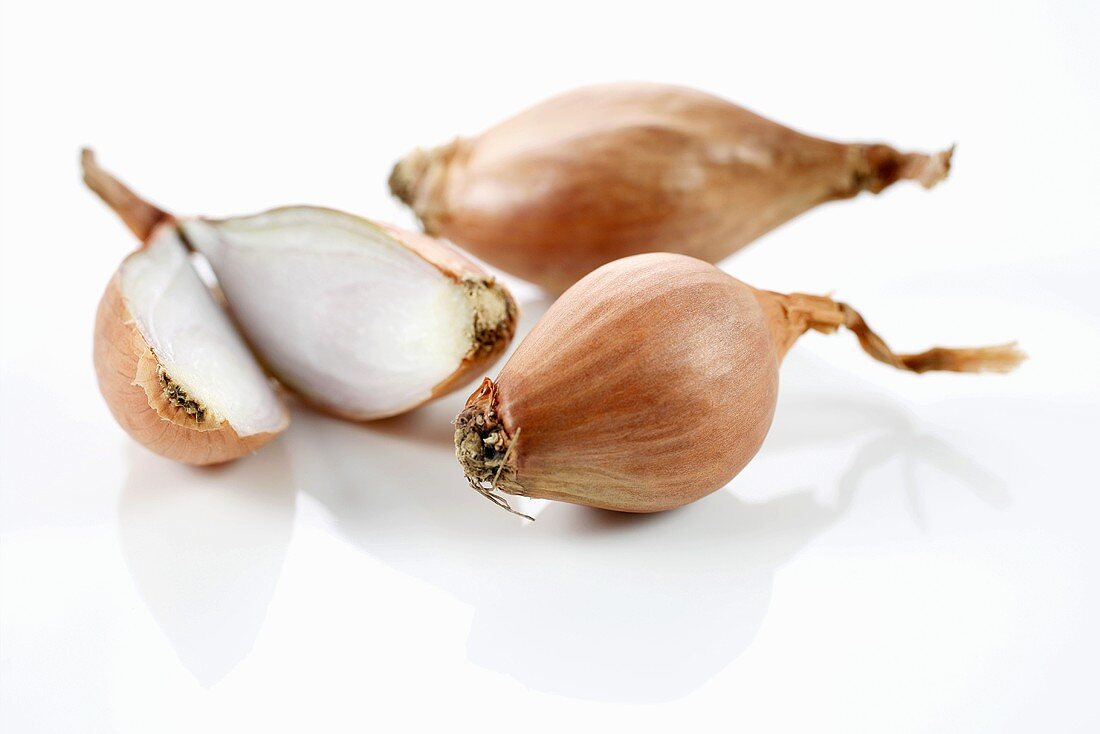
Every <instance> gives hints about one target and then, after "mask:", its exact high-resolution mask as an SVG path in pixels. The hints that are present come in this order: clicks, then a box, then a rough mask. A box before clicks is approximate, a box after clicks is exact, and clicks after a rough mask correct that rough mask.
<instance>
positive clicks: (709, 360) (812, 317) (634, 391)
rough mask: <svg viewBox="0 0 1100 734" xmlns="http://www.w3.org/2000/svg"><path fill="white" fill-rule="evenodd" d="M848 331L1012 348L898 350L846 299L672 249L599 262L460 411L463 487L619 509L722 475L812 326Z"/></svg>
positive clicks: (715, 484)
mask: <svg viewBox="0 0 1100 734" xmlns="http://www.w3.org/2000/svg"><path fill="white" fill-rule="evenodd" d="M840 328H845V329H847V330H850V331H852V332H853V333H854V334H855V336H856V337H857V338H858V339H859V342H860V346H861V347H862V348H863V349H864V351H866V352H867V353H868V354H869V355H870V356H871V357H873V358H875V359H877V360H879V361H881V362H884V363H886V364H888V365H890V366H892V367H895V368H897V369H900V370H905V371H909V372H917V373H920V372H926V371H930V370H947V371H955V372H983V371H998V372H1005V371H1008V370H1011V369H1012V368H1013V367H1015V366H1016V364H1017V363H1018V362H1019V361H1020V360H1021V359H1022V358H1023V355H1022V354H1021V353H1020V352H1019V351H1017V350H1016V349H1015V347H1014V345H1011V344H1008V345H1002V346H996V347H981V348H974V349H943V348H935V349H931V350H928V351H925V352H921V353H919V354H898V353H895V352H893V351H892V350H890V348H889V347H887V345H886V343H885V342H884V341H883V340H882V339H881V338H880V337H879V336H878V335H877V334H875V333H874V332H873V331H871V329H870V328H869V327H868V326H867V324H866V322H865V321H864V320H863V318H862V317H861V316H860V315H859V313H857V312H856V311H855V310H854V309H852V308H851V307H850V306H848V305H847V304H844V303H840V302H838V301H834V300H833V299H831V298H828V297H825V296H811V295H805V294H789V295H787V294H780V293H773V292H770V291H761V290H757V289H755V288H752V287H751V286H748V285H746V284H745V283H742V282H741V281H739V280H737V279H735V278H733V277H731V276H729V275H728V274H726V273H724V272H722V271H721V270H719V269H718V268H716V267H714V266H713V265H710V264H708V263H705V262H702V261H700V260H697V259H694V258H690V257H685V256H683V255H674V254H667V253H655V254H645V255H636V256H633V257H628V258H624V259H622V260H617V261H615V262H613V263H610V264H608V265H605V266H603V267H601V268H599V269H597V270H596V271H594V272H593V273H591V274H589V275H588V276H586V277H585V278H583V279H582V280H581V281H580V282H579V283H577V284H576V285H575V286H573V287H572V288H570V289H569V290H568V291H566V293H565V294H564V295H563V296H562V297H561V298H560V299H558V301H557V302H556V303H555V304H554V305H553V306H552V307H551V308H550V310H549V311H547V313H546V314H545V316H544V317H543V318H542V319H541V320H540V321H539V323H538V324H536V325H535V328H534V329H533V330H532V331H531V333H530V334H529V335H528V336H527V338H526V339H524V340H523V342H522V343H521V344H520V345H519V347H518V348H517V349H516V351H515V352H514V353H513V355H512V357H511V358H510V359H509V360H508V362H507V363H505V365H504V367H503V368H502V369H501V372H500V375H499V376H498V377H497V378H496V379H495V380H489V379H486V380H485V381H484V382H483V383H482V385H481V386H480V387H479V388H478V390H477V391H476V392H475V393H474V394H473V395H471V396H470V398H469V400H468V401H467V403H466V407H465V408H464V409H463V410H462V411H461V412H460V413H459V415H458V417H457V418H456V421H455V429H456V430H455V448H456V455H457V458H458V461H459V463H460V464H461V465H462V468H463V471H464V473H465V474H466V477H467V479H468V480H469V482H470V485H471V486H472V487H473V488H474V489H476V490H478V491H479V492H481V493H482V494H484V495H486V496H487V497H489V498H490V499H492V500H493V501H494V502H496V503H497V504H499V505H502V506H505V507H507V502H506V500H505V499H504V497H502V496H501V494H500V493H503V494H512V495H519V496H526V497H534V498H542V499H553V500H561V501H565V502H573V503H577V504H583V505H590V506H593V507H601V508H605V509H611V510H621V511H626V512H654V511H659V510H666V509H671V508H674V507H678V506H680V505H684V504H687V503H689V502H692V501H694V500H696V499H699V498H700V497H703V496H704V495H707V494H709V493H711V492H713V491H714V490H716V489H718V488H720V487H722V486H724V485H725V484H726V483H728V482H729V481H730V480H731V479H732V478H733V477H734V476H736V475H737V473H738V472H739V471H740V470H741V469H742V468H744V466H745V465H746V464H747V463H748V462H749V460H751V459H752V457H753V456H754V455H755V454H756V452H757V451H758V450H759V448H760V445H761V443H762V442H763V440H764V436H765V435H766V434H767V432H768V428H769V427H770V425H771V421H772V416H773V413H774V411H775V404H776V396H777V388H778V381H779V374H778V370H779V365H780V362H781V361H782V358H783V356H784V355H785V354H786V352H787V350H788V349H790V347H791V346H792V344H793V343H794V342H795V341H796V340H797V339H798V337H799V336H801V335H802V334H804V333H805V332H806V331H809V330H815V331H820V332H824V333H831V332H834V331H836V330H838V329H840Z"/></svg>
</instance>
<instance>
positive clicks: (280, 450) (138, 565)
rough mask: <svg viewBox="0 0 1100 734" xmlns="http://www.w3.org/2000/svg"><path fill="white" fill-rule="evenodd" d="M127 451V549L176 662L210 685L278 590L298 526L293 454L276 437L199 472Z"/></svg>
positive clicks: (121, 514) (246, 643)
mask: <svg viewBox="0 0 1100 734" xmlns="http://www.w3.org/2000/svg"><path fill="white" fill-rule="evenodd" d="M129 451H130V455H129V465H130V472H129V475H128V477H127V479H126V484H125V485H124V486H123V489H122V494H121V497H120V499H119V506H118V523H119V543H120V545H121V548H122V554H123V556H124V557H125V559H126V565H127V567H128V569H129V571H130V575H131V576H132V578H133V580H134V586H135V587H136V588H137V590H138V593H139V594H140V595H141V598H142V600H143V601H144V602H145V605H146V607H147V608H148V609H149V612H150V614H152V616H153V618H154V619H155V620H156V622H157V624H158V625H160V628H161V629H162V630H163V631H164V634H165V636H166V637H167V638H168V641H169V642H170V643H171V645H172V647H173V649H174V650H175V652H176V655H177V656H178V657H179V659H180V662H181V663H183V665H184V667H186V668H187V669H188V670H189V671H190V672H191V673H192V675H194V676H195V678H196V679H197V680H198V681H199V683H200V684H201V685H203V686H206V687H209V686H212V685H214V684H215V683H217V682H218V681H220V680H221V679H222V678H223V677H225V675H226V674H227V673H229V671H230V670H232V669H233V668H234V667H235V666H236V665H237V664H238V663H239V662H241V661H242V660H243V659H244V658H245V657H246V656H247V655H248V654H249V652H250V651H251V650H252V646H253V644H254V643H255V640H256V637H257V635H258V634H259V631H260V628H261V627H262V625H263V621H264V617H265V616H266V614H267V609H268V605H269V604H270V602H271V598H272V596H273V595H274V593H275V586H276V582H277V581H278V578H279V575H280V573H281V571H282V567H283V560H284V558H285V557H286V551H287V547H288V546H289V544H290V538H291V533H292V531H293V526H294V512H295V491H294V485H293V483H292V475H293V472H292V471H291V467H290V461H289V454H288V453H287V450H286V447H285V445H284V442H283V441H282V440H281V439H279V440H276V441H274V442H272V443H271V444H269V445H267V446H266V447H265V448H264V450H263V451H261V452H259V453H257V454H256V455H254V456H248V457H245V458H243V459H240V460H238V461H236V462H233V463H232V464H229V465H226V466H223V467H214V468H195V467H187V466H182V465H180V464H176V463H174V462H171V461H168V460H167V459H163V458H161V457H159V456H155V455H153V454H151V453H149V452H148V451H145V450H144V449H141V448H138V447H136V446H134V447H131V448H130V450H129Z"/></svg>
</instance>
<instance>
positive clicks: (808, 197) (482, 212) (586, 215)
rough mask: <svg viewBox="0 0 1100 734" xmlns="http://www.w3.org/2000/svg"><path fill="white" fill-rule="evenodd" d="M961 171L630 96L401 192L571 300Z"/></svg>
mask: <svg viewBox="0 0 1100 734" xmlns="http://www.w3.org/2000/svg"><path fill="white" fill-rule="evenodd" d="M950 160H951V151H944V152H942V153H939V154H936V155H933V156H928V155H923V154H915V153H901V152H898V151H897V150H895V149H893V148H891V147H889V146H886V145H881V144H842V143H834V142H830V141H828V140H822V139H820V138H815V137H811V136H809V135H804V134H802V133H798V132H795V131H794V130H791V129H789V128H787V127H784V126H782V125H779V124H777V123H774V122H772V121H770V120H767V119H765V118H763V117H760V116H759V115H756V114H754V113H752V112H749V111H748V110H745V109H743V108H741V107H738V106H737V105H734V104H732V103H730V102H727V101H725V100H723V99H720V98H718V97H714V96H711V95H709V94H704V93H702V92H698V91H695V90H691V89H685V88H682V87H673V86H665V85H659V84H641V83H630V84H626V83H624V84H609V85H601V86H593V87H585V88H582V89H578V90H575V91H573V92H569V93H566V94H563V95H560V96H557V97H553V98H551V99H549V100H547V101H545V102H543V103H541V104H539V105H536V106H535V107H533V108H531V109H529V110H527V111H525V112H522V113H520V114H518V115H516V116H515V117H512V118H511V119H508V120H505V121H504V122H502V123H500V124H499V125H497V126H496V127H493V128H491V129H490V130H488V131H487V132H485V133H483V134H482V135H480V136H478V137H476V138H471V139H465V138H458V139H456V140H455V141H453V142H452V143H450V144H448V145H444V146H442V147H439V148H435V149H432V150H426V151H425V150H417V151H414V152H413V153H411V154H410V155H409V156H407V157H406V158H405V159H404V160H402V161H401V162H399V163H398V164H397V166H396V167H395V168H394V171H393V174H392V175H391V177H390V188H391V190H392V191H393V193H394V194H395V195H396V196H397V197H399V198H400V199H402V200H403V201H404V202H405V203H406V204H408V205H409V206H411V207H412V209H413V211H414V212H415V213H416V215H417V216H418V217H419V219H420V221H421V224H422V226H423V227H424V229H425V231H427V232H428V233H430V234H436V235H441V236H444V237H447V238H449V239H451V240H453V241H454V242H456V243H458V244H460V245H462V246H463V247H464V248H466V249H467V250H469V251H470V252H472V253H473V254H474V255H477V256H478V257H480V258H482V259H483V260H485V261H487V262H489V263H492V264H493V265H496V266H497V267H500V268H502V269H503V270H506V271H508V272H510V273H514V274H515V275H518V276H520V277H522V278H525V279H527V280H530V281H532V282H535V283H538V284H540V285H542V286H543V287H545V288H547V289H548V290H551V291H554V292H561V291H563V290H564V289H565V288H567V287H569V286H570V285H572V284H573V283H574V282H576V281H577V280H578V279H579V278H580V277H581V276H583V275H585V274H587V273H589V272H591V271H592V270H594V269H595V268H597V267H599V266H600V265H603V264H604V263H607V262H610V261H612V260H615V259H617V258H620V257H624V256H627V255H633V254H638V253H643V252H677V253H682V254H686V255H691V256H693V257H697V258H700V259H702V260H706V261H708V262H717V261H719V260H721V259H723V258H725V257H726V256H727V255H729V254H731V253H733V252H735V251H736V250H738V249H740V248H741V247H743V246H744V245H746V244H748V243H749V242H751V241H752V240H754V239H756V238H757V237H759V236H760V235H762V234H764V233H765V232H767V231H769V230H771V229H774V228H775V227H777V226H779V225H780V224H782V223H784V222H786V221H787V220H789V219H791V218H793V217H795V216H797V215H799V214H801V213H802V212H804V211H806V210H808V209H811V208H812V207H814V206H817V205H818V204H821V203H824V202H827V201H832V200H836V199H847V198H850V197H853V196H855V195H856V194H858V193H860V192H861V191H870V192H872V193H878V192H879V191H882V190H883V189H885V188H886V187H888V186H890V185H891V184H893V183H894V182H896V181H898V180H900V179H913V180H916V181H919V182H920V183H921V184H922V185H923V186H925V187H926V188H928V187H931V186H933V185H934V184H935V183H937V182H938V181H940V180H941V179H942V178H943V177H944V176H946V175H947V172H948V169H949V168H950Z"/></svg>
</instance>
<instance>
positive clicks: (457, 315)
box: [82, 151, 517, 420]
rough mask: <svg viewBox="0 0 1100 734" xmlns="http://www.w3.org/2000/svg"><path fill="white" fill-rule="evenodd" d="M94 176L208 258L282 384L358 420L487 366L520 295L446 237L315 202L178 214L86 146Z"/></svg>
mask: <svg viewBox="0 0 1100 734" xmlns="http://www.w3.org/2000/svg"><path fill="white" fill-rule="evenodd" d="M82 161H83V167H84V180H85V182H86V183H87V184H88V186H89V187H90V188H91V189H92V190H93V191H95V192H96V194H98V195H99V196H100V198H102V199H103V200H104V201H105V202H106V203H107V204H108V205H109V206H110V207H111V208H112V209H114V210H115V212H116V213H117V214H118V215H119V216H120V217H121V218H122V220H123V221H124V222H125V223H126V225H127V226H129V228H130V229H131V230H132V231H133V232H134V234H136V235H137V236H138V238H140V239H141V240H143V241H148V240H149V239H150V238H151V237H153V236H154V235H155V234H156V233H160V232H168V233H170V234H166V235H164V236H166V237H167V236H171V237H173V238H174V240H175V241H176V242H177V243H182V244H180V245H179V247H183V246H184V245H186V247H187V248H189V249H190V250H193V251H195V252H198V253H199V254H201V255H202V256H203V257H205V258H206V260H207V261H208V262H209V263H210V266H211V269H212V270H213V271H214V275H215V277H216V278H217V283H218V287H219V289H220V291H221V293H222V295H223V296H224V298H225V301H226V304H227V306H228V308H229V311H230V312H231V314H232V316H233V320H234V321H235V323H236V325H237V327H238V328H239V329H240V331H241V333H242V334H243V336H244V338H245V340H246V341H247V342H248V344H249V345H250V346H251V347H252V349H253V351H254V352H255V353H256V355H257V356H258V357H259V360H260V362H261V363H262V364H263V365H264V367H266V368H267V370H268V371H269V372H270V373H271V374H272V375H274V376H275V377H276V378H278V380H279V381H280V382H281V383H282V384H283V385H285V386H286V387H288V388H290V389H291V390H292V391H294V392H295V393H297V394H298V395H299V396H301V397H302V398H304V399H305V400H306V401H307V402H310V403H312V404H314V405H316V406H317V407H319V408H321V409H322V410H325V411H328V412H330V413H333V414H335V415H338V416H341V417H345V418H350V419H352V420H371V419H375V418H384V417H387V416H392V415H396V414H398V413H403V412H405V411H408V410H411V409H413V408H415V407H416V406H418V405H420V404H422V403H424V402H426V401H428V400H431V399H434V398H436V397H439V396H440V395H443V394H445V393H448V392H450V391H452V390H454V389H456V388H459V387H461V386H462V385H464V384H467V383H468V382H469V381H470V380H473V379H475V378H476V377H478V376H480V375H482V374H484V371H485V369H487V368H488V367H489V366H490V365H491V364H492V363H493V362H494V361H496V359H497V358H498V357H500V355H501V354H502V353H503V351H504V349H505V348H506V347H507V345H508V343H509V341H510V340H511V338H512V335H513V333H514V331H515V322H516V315H517V309H516V304H515V301H514V300H513V299H512V296H511V295H510V294H509V293H508V291H507V290H505V288H504V287H503V286H502V285H501V284H500V283H498V282H497V281H496V280H495V279H494V278H493V277H492V276H491V275H489V274H488V273H486V272H485V271H484V270H482V269H481V268H479V267H478V266H477V265H475V264H474V263H472V262H471V261H469V260H468V259H467V258H465V257H463V256H462V255H460V254H459V253H458V252H457V251H456V250H454V249H453V248H451V247H449V246H448V245H445V244H443V243H441V242H439V241H437V240H434V239H432V238H430V237H427V236H425V235H423V234H419V233H415V232H406V231H403V230H400V229H397V228H395V227H391V226H388V225H385V224H379V223H377V222H373V221H370V220H367V219H363V218H361V217H357V216H354V215H352V214H345V213H344V212H339V211H335V210H332V209H323V208H320V207H311V206H292V207H285V208H281V209H272V210H270V211H267V212H263V213H261V214H255V215H252V216H244V217H233V218H229V219H209V218H205V217H179V218H177V217H174V216H172V215H170V214H168V213H166V212H165V211H163V210H161V209H159V208H158V207H156V206H154V205H153V204H150V203H149V202H147V201H145V200H144V199H141V198H140V197H138V196H137V195H136V194H135V193H134V192H132V191H131V190H130V189H128V188H127V187H126V186H125V185H123V184H122V183H121V182H119V181H118V180H117V179H116V178H114V177H113V176H112V175H111V174H109V173H107V172H106V171H105V170H103V169H102V168H101V167H100V166H99V165H98V164H97V163H96V160H95V158H94V156H93V155H92V153H91V151H84V154H83V159H82Z"/></svg>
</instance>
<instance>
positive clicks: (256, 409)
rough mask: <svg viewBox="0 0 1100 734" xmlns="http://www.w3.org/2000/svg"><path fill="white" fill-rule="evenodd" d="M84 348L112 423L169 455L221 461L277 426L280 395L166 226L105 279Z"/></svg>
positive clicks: (282, 424)
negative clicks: (91, 342) (91, 345)
mask: <svg viewBox="0 0 1100 734" xmlns="http://www.w3.org/2000/svg"><path fill="white" fill-rule="evenodd" d="M93 356H94V361H95V370H96V376H97V378H98V380H99V389H100V392H102V393H103V397H104V398H105V399H106V401H107V405H108V407H109V408H110V409H111V413H112V414H113V415H114V416H115V419H116V420H118V423H119V425H121V426H122V428H123V429H124V430H125V431H126V432H127V433H129V434H130V435H131V436H132V437H133V438H134V439H135V440H136V441H137V442H138V443H140V444H142V445H143V446H145V447H146V448H148V449H150V450H152V451H155V452H156V453H158V454H161V455H162V456H166V457H168V458H170V459H175V460H176V461H182V462H185V463H188V464H217V463H220V462H224V461H229V460H231V459H236V458H238V457H240V456H243V455H244V454H247V453H249V452H251V451H255V450H256V449H258V448H259V447H260V446H263V445H264V444H265V443H267V442H268V441H270V440H271V439H272V438H274V437H275V436H277V435H278V434H279V433H281V432H282V431H283V430H284V429H285V428H286V427H287V412H286V408H285V407H284V405H283V403H282V400H281V399H280V398H279V396H278V395H277V394H276V393H275V391H274V390H273V389H272V386H271V384H270V383H269V382H268V379H267V376H266V375H265V374H264V371H263V369H261V368H260V365H259V364H258V363H257V362H256V359H255V358H254V357H253V356H252V353H251V352H249V350H248V347H247V346H246V345H245V343H244V341H243V340H242V339H241V337H240V336H239V335H238V334H237V332H236V331H235V330H234V328H233V325H232V324H231V323H230V321H229V318H228V317H227V316H226V314H225V312H224V311H223V310H222V309H221V307H220V306H219V305H218V304H217V303H216V302H215V301H214V298H213V296H212V295H211V294H210V291H209V290H208V289H207V287H206V284H205V283H203V281H202V279H201V278H199V275H198V273H197V272H196V271H195V269H194V268H193V267H192V265H191V261H190V259H189V257H188V255H187V250H186V248H185V247H184V245H183V243H182V242H181V241H180V237H179V234H178V233H177V232H176V231H175V229H174V228H173V227H171V226H165V225H161V226H157V227H154V228H153V229H152V230H151V231H150V235H149V238H148V241H147V242H146V243H145V245H144V246H143V247H142V248H141V249H140V250H138V251H137V252H135V253H134V254H132V255H130V256H129V257H127V258H126V259H125V260H124V261H123V262H122V265H121V266H120V267H119V269H118V270H117V271H116V273H115V275H114V277H113V278H111V282H110V283H109V284H108V286H107V290H106V292H105V293H104V294H103V298H102V299H101V300H100V303H99V310H98V312H97V314H96V325H95V349H94V353H93Z"/></svg>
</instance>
